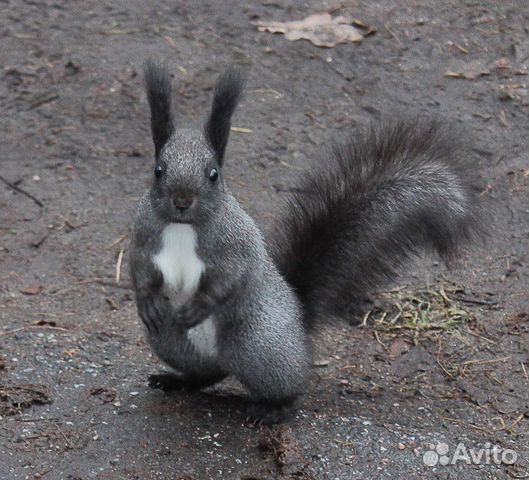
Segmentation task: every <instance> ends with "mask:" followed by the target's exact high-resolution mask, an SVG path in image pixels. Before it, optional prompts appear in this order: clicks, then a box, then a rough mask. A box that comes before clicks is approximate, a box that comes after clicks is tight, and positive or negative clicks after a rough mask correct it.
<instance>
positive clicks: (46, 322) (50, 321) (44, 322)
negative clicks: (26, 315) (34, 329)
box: [33, 320, 57, 327]
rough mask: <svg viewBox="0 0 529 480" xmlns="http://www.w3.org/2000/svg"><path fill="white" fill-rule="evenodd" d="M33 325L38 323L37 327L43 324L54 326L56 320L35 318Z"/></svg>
mask: <svg viewBox="0 0 529 480" xmlns="http://www.w3.org/2000/svg"><path fill="white" fill-rule="evenodd" d="M33 325H38V326H39V327H43V326H49V327H56V326H57V322H54V321H53V320H37V321H36V322H33Z"/></svg>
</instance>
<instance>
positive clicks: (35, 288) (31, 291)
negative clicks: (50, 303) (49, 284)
mask: <svg viewBox="0 0 529 480" xmlns="http://www.w3.org/2000/svg"><path fill="white" fill-rule="evenodd" d="M43 289H44V287H43V286H42V285H30V286H29V287H25V288H22V289H21V290H20V293H23V294H24V295H38V294H39V293H40V292H42V290H43Z"/></svg>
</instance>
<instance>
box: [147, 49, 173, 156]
mask: <svg viewBox="0 0 529 480" xmlns="http://www.w3.org/2000/svg"><path fill="white" fill-rule="evenodd" d="M144 75H145V88H146V90H147V98H148V100H149V107H150V109H151V130H152V139H153V141H154V152H155V155H156V157H158V155H159V153H160V150H161V149H162V147H163V146H164V145H165V143H166V142H167V140H169V137H170V136H171V134H172V133H173V130H174V125H173V114H172V111H171V77H170V75H169V72H168V71H167V68H166V67H165V66H164V65H162V64H160V63H158V62H156V61H154V60H152V59H149V60H147V62H146V63H145V69H144Z"/></svg>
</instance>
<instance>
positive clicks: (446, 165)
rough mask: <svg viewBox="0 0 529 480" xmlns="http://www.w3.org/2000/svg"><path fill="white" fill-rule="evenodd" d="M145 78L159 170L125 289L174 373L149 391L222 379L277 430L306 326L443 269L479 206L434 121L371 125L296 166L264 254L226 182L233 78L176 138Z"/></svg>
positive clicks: (163, 88) (155, 74) (300, 387)
mask: <svg viewBox="0 0 529 480" xmlns="http://www.w3.org/2000/svg"><path fill="white" fill-rule="evenodd" d="M144 73H145V84H146V91H147V98H148V103H149V106H150V113H151V130H152V138H153V142H154V157H155V166H154V175H153V180H152V186H151V187H150V189H149V190H148V191H147V192H146V193H145V194H144V195H143V197H142V198H141V200H140V203H139V207H138V210H137V214H136V218H135V225H134V229H133V235H132V240H131V248H130V266H131V276H132V283H133V287H134V291H135V297H136V304H137V308H138V314H139V316H140V318H141V320H142V321H143V324H144V327H145V334H146V338H147V340H148V343H149V344H150V346H151V347H152V349H153V350H154V352H155V353H156V355H157V356H158V357H159V358H160V359H161V360H162V361H163V362H164V363H165V364H167V365H168V366H169V367H171V368H172V369H173V370H174V372H172V373H169V372H162V373H159V374H155V375H151V376H150V377H149V385H150V386H151V387H154V388H161V389H164V390H172V389H201V388H203V387H207V386H210V385H213V384H215V383H217V382H219V381H221V380H223V379H224V378H225V377H227V376H234V377H235V378H236V379H238V380H239V381H240V382H241V383H242V385H243V386H244V387H245V388H246V389H247V391H248V392H249V394H250V398H251V399H252V404H251V405H252V407H251V409H252V411H251V417H252V418H254V419H258V420H259V421H260V422H264V423H268V424H271V423H276V422H279V421H282V420H283V419H284V418H285V416H286V415H288V413H289V412H290V411H291V410H292V409H293V405H294V401H295V400H296V399H297V398H298V397H299V396H300V394H302V393H303V392H304V391H305V390H306V388H307V383H308V375H309V372H310V365H311V350H312V349H311V343H312V341H313V340H312V339H313V338H314V334H315V333H316V331H317V330H318V328H317V327H318V325H324V324H325V323H326V322H327V321H328V319H329V318H335V317H339V316H340V315H342V316H343V315H344V313H346V312H347V311H350V309H351V308H354V306H355V305H359V304H360V303H361V302H362V300H363V299H365V298H366V297H367V296H368V295H369V293H370V292H373V291H374V290H375V289H376V288H380V287H381V286H384V285H387V284H388V283H389V282H391V281H392V280H394V279H395V278H396V277H397V276H398V274H399V272H400V270H401V268H402V267H403V266H404V265H405V263H406V262H407V261H408V260H409V259H410V257H413V256H415V255H417V254H418V253H421V252H422V251H427V250H434V251H437V252H438V253H439V254H440V255H441V257H443V258H445V259H450V258H452V257H454V256H455V255H456V254H457V252H458V251H459V250H460V247H461V246H462V245H464V244H466V243H467V240H469V239H472V238H473V233H474V232H475V231H476V230H477V228H476V227H477V226H478V223H479V222H478V218H479V205H478V196H477V195H476V194H475V192H474V190H473V188H472V186H471V184H470V181H469V179H470V177H471V175H469V174H468V173H466V172H467V168H466V166H465V161H464V160H465V159H464V158H462V157H464V153H463V150H462V149H461V146H460V143H459V142H458V141H457V139H456V138H455V137H454V136H453V133H452V132H451V130H450V129H448V128H446V127H445V126H444V125H443V124H442V123H441V122H440V121H438V120H436V119H431V120H428V119H424V118H422V117H419V118H416V119H412V120H398V121H393V122H389V123H385V124H381V125H378V126H372V127H371V128H369V129H367V130H365V131H363V133H359V134H358V135H355V136H352V137H350V138H349V139H348V140H347V141H346V142H345V143H343V144H341V145H338V146H335V147H333V148H332V149H331V151H330V154H329V155H327V157H326V158H324V159H322V160H320V161H319V162H318V163H315V164H313V165H309V166H307V168H306V171H305V173H304V174H303V175H301V178H300V179H299V181H298V183H297V187H296V188H294V189H293V191H292V193H290V194H289V195H288V198H287V200H286V202H285V204H284V205H283V207H282V208H281V211H280V214H279V218H278V220H277V222H276V225H275V228H274V233H273V235H272V237H271V238H269V239H267V240H265V238H264V237H263V234H262V233H261V231H260V230H259V228H258V227H257V225H256V223H255V222H254V220H253V219H252V218H251V217H250V216H249V215H248V214H247V213H246V212H245V211H244V210H243V209H242V207H241V206H240V204H239V203H238V202H237V200H236V199H235V198H234V196H233V195H232V193H231V192H230V190H229V189H228V186H227V185H226V182H225V178H224V175H223V169H224V161H225V158H224V157H225V151H226V145H227V142H228V137H229V133H230V128H231V117H232V115H233V113H234V110H235V108H236V106H237V104H238V102H239V100H240V97H241V94H242V91H243V88H244V83H245V80H244V79H243V76H242V74H241V73H240V71H239V70H238V69H236V68H234V67H229V68H228V69H227V70H226V71H225V72H224V73H223V74H221V75H220V76H219V78H218V80H217V83H216V86H215V90H214V98H213V104H212V108H211V111H210V113H209V116H208V117H207V120H206V122H205V125H204V127H203V128H197V129H189V128H180V127H178V126H177V125H176V124H175V121H174V116H173V113H172V101H171V77H170V74H169V72H168V70H167V67H166V66H164V65H162V64H160V63H158V62H156V61H153V60H149V61H147V63H146V66H145V72H144Z"/></svg>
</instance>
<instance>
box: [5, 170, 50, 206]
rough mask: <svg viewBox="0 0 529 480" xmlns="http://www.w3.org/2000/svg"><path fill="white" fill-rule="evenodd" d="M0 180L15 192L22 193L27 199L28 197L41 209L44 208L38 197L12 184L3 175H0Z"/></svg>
mask: <svg viewBox="0 0 529 480" xmlns="http://www.w3.org/2000/svg"><path fill="white" fill-rule="evenodd" d="M0 180H1V181H2V182H4V183H5V184H6V185H7V186H8V187H9V188H11V189H13V190H15V192H18V193H21V194H22V195H25V196H26V197H28V198H30V199H31V200H33V201H34V202H35V203H36V204H37V205H38V206H39V207H41V208H42V207H44V204H43V203H42V202H41V201H40V200H39V199H38V198H37V197H34V196H33V195H31V193H29V192H26V191H25V190H24V189H22V188H20V187H18V186H17V185H15V184H14V183H12V182H10V181H9V180H7V179H6V178H4V177H3V176H2V175H0Z"/></svg>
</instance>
